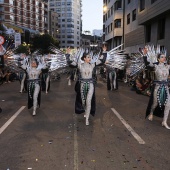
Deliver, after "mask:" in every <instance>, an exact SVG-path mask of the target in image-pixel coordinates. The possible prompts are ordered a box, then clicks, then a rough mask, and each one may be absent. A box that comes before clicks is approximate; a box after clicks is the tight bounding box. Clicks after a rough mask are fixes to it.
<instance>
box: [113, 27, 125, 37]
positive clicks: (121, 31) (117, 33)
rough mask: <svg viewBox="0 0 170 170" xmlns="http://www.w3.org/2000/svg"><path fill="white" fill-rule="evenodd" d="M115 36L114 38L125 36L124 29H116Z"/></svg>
mask: <svg viewBox="0 0 170 170" xmlns="http://www.w3.org/2000/svg"><path fill="white" fill-rule="evenodd" d="M113 35H114V37H119V36H123V29H122V28H115V29H114V32H113Z"/></svg>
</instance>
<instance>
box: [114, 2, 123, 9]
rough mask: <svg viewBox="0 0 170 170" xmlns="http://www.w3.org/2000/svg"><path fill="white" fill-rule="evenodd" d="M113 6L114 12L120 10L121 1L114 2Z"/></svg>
mask: <svg viewBox="0 0 170 170" xmlns="http://www.w3.org/2000/svg"><path fill="white" fill-rule="evenodd" d="M114 6H115V10H118V9H121V8H122V1H121V0H118V1H116V2H115V4H114Z"/></svg>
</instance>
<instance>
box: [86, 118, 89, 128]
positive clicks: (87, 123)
mask: <svg viewBox="0 0 170 170" xmlns="http://www.w3.org/2000/svg"><path fill="white" fill-rule="evenodd" d="M86 125H87V126H88V125H89V120H88V119H87V118H86Z"/></svg>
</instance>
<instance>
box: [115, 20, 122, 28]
mask: <svg viewBox="0 0 170 170" xmlns="http://www.w3.org/2000/svg"><path fill="white" fill-rule="evenodd" d="M115 28H121V19H116V20H115Z"/></svg>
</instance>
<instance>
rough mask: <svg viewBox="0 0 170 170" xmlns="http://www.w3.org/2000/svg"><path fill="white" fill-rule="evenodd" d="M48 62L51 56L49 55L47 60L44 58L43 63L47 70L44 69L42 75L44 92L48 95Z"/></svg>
mask: <svg viewBox="0 0 170 170" xmlns="http://www.w3.org/2000/svg"><path fill="white" fill-rule="evenodd" d="M48 61H50V54H48V56H47V58H45V57H43V63H44V64H45V65H46V68H45V69H42V75H41V84H42V91H45V93H46V94H47V93H48V92H49V90H50V71H49V64H48V63H47V62H48Z"/></svg>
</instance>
